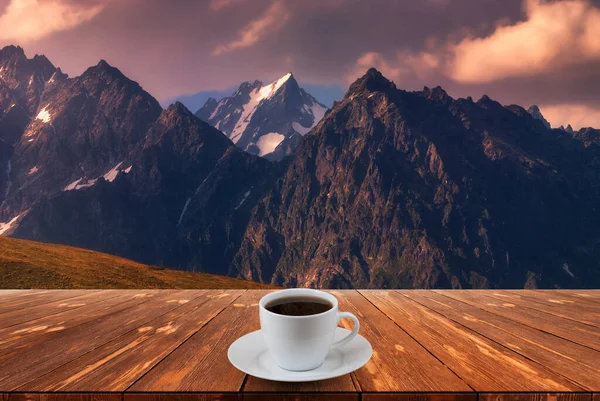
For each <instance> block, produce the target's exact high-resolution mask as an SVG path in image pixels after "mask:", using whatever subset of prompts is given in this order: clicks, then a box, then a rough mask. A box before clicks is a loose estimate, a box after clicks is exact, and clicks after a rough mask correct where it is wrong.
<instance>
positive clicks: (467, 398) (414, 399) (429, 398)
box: [362, 392, 477, 401]
mask: <svg viewBox="0 0 600 401" xmlns="http://www.w3.org/2000/svg"><path fill="white" fill-rule="evenodd" d="M362 401H477V393H474V392H473V393H439V394H434V393H430V394H424V393H387V394H386V393H380V394H378V393H365V394H362Z"/></svg>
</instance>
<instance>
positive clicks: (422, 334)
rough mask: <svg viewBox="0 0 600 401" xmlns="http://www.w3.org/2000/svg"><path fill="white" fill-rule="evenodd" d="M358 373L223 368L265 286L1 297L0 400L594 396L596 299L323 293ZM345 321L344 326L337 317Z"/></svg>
mask: <svg viewBox="0 0 600 401" xmlns="http://www.w3.org/2000/svg"><path fill="white" fill-rule="evenodd" d="M332 293H333V294H334V295H335V296H336V297H338V299H339V300H340V309H341V310H345V311H350V312H353V313H354V314H356V315H357V316H358V317H359V319H360V320H361V330H360V333H361V334H362V335H363V336H364V337H366V338H367V339H368V340H369V341H370V342H371V344H372V345H373V358H372V359H371V361H370V362H369V363H368V364H367V365H366V366H365V367H363V368H362V369H360V370H358V371H356V372H354V373H352V374H349V375H346V376H343V377H340V378H337V379H332V380H326V381H321V382H313V383H300V384H291V383H277V382H270V381H266V380H260V379H256V378H254V377H250V376H246V375H245V374H243V373H241V372H240V371H238V370H236V369H235V368H234V367H233V366H231V365H230V364H229V362H228V360H227V348H228V347H229V345H230V344H231V343H232V342H233V341H234V340H235V339H237V338H238V337H240V336H242V335H244V334H246V333H248V332H250V331H253V330H257V329H258V328H259V322H258V308H257V302H258V300H259V299H260V298H261V297H262V296H263V295H264V294H266V291H252V290H249V291H246V290H215V291H205V290H185V291H183V290H181V291H180V290H135V291H133V290H68V291H36V290H25V291H19V290H7V291H0V396H1V397H2V399H3V400H11V401H14V400H26V399H27V400H29V399H31V400H69V401H70V400H73V401H75V400H77V401H79V400H90V401H91V400H115V401H117V400H119V401H120V400H125V401H141V400H154V401H159V400H179V401H188V400H189V401H191V400H242V399H243V400H281V401H287V400H317V399H323V400H334V401H338V400H361V399H362V400H381V401H384V400H404V401H409V400H410V401H413V400H414V401H427V400H433V401H443V400H459V401H477V400H482V401H493V400H500V399H511V400H519V401H529V400H531V401H536V400H542V399H549V400H569V401H571V400H574V401H584V400H585V401H600V291H495V290H489V291H429V290H414V291H380V290H373V291H362V290H361V291H353V290H352V291H332ZM344 324H348V322H344Z"/></svg>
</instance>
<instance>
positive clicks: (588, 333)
mask: <svg viewBox="0 0 600 401" xmlns="http://www.w3.org/2000/svg"><path fill="white" fill-rule="evenodd" d="M435 292H437V293H439V294H442V295H444V296H446V297H450V298H453V299H456V300H459V301H462V302H465V303H468V304H469V305H473V306H476V307H478V308H480V309H483V310H486V311H488V312H492V313H495V314H497V315H501V316H504V317H507V318H509V319H511V320H515V321H517V322H520V323H523V324H526V325H528V326H530V327H533V328H536V329H538V330H543V331H545V332H548V333H552V334H554V335H557V336H559V337H562V338H565V339H568V340H570V341H573V342H575V343H578V344H581V345H585V346H586V347H590V348H593V349H595V350H596V351H600V330H598V329H596V328H595V327H592V326H590V325H587V324H584V323H579V322H576V321H574V320H568V319H563V318H561V317H558V316H555V315H550V314H548V313H545V312H541V311H538V310H535V309H531V308H527V307H521V306H517V305H516V304H515V303H514V302H506V300H498V299H497V298H492V297H490V296H488V295H486V294H485V293H480V292H479V293H477V292H473V291H457V290H447V291H445V290H439V291H438V290H436V291H435Z"/></svg>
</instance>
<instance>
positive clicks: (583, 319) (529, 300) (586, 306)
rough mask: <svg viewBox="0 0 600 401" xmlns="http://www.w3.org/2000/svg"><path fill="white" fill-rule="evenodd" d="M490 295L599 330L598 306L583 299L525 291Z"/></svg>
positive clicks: (599, 310)
mask: <svg viewBox="0 0 600 401" xmlns="http://www.w3.org/2000/svg"><path fill="white" fill-rule="evenodd" d="M490 295H491V296H492V297H494V298H496V299H502V300H506V299H510V300H511V301H513V302H514V303H516V304H517V305H521V306H523V307H528V308H531V309H536V310H540V311H542V312H546V313H548V314H551V315H555V316H560V317H562V318H565V319H569V320H574V321H576V322H580V323H585V324H589V325H592V326H595V327H597V328H600V306H598V305H595V304H594V303H593V302H589V301H587V300H585V299H581V300H572V299H568V298H566V297H561V296H560V295H558V293H555V294H554V295H548V294H545V293H542V292H538V291H527V290H519V291H502V292H491V294H490Z"/></svg>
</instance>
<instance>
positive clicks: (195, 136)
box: [9, 103, 279, 274]
mask: <svg viewBox="0 0 600 401" xmlns="http://www.w3.org/2000/svg"><path fill="white" fill-rule="evenodd" d="M123 165H127V166H129V167H130V168H129V167H128V170H129V172H128V173H127V174H118V175H117V176H116V179H114V180H112V181H108V180H105V179H99V180H98V181H97V182H96V183H95V184H94V185H93V186H90V187H88V188H82V189H81V190H78V191H64V192H61V193H58V194H57V195H55V196H53V197H49V198H47V199H42V200H40V201H39V202H38V203H36V204H35V205H34V206H32V207H31V208H30V210H29V211H28V213H26V214H25V215H24V216H22V217H21V218H20V219H19V220H18V221H17V222H16V224H15V225H14V227H11V228H10V232H9V234H10V235H12V236H14V237H17V238H26V239H32V240H36V241H44V242H55V243H64V244H70V245H74V246H78V247H83V248H89V249H95V250H102V251H105V252H110V253H113V254H116V255H120V256H124V257H128V258H132V259H135V260H138V261H142V262H144V263H150V262H151V263H152V264H161V265H166V266H171V267H180V268H188V269H192V268H195V269H197V270H201V271H206V272H212V273H222V274H224V273H226V272H227V269H228V266H229V262H230V260H231V257H232V255H233V253H234V252H235V250H236V249H237V248H235V249H231V247H235V244H237V243H239V237H240V236H241V234H242V233H243V227H245V224H246V221H247V220H248V218H249V215H250V210H251V206H252V205H253V204H254V202H255V201H256V200H257V199H258V198H259V197H260V196H261V194H262V192H263V191H264V190H265V188H269V186H268V185H267V184H266V182H268V181H269V180H270V179H271V178H270V177H273V175H276V172H277V171H279V168H278V167H277V166H275V165H274V164H273V163H271V162H269V161H267V160H264V159H262V158H259V157H257V156H251V155H249V154H247V153H245V152H243V151H241V150H240V149H238V148H236V147H235V146H233V144H232V143H231V141H230V140H229V139H227V138H226V137H225V136H224V135H223V134H222V133H221V132H219V131H217V130H216V129H215V128H213V127H211V126H210V125H208V124H207V123H205V122H203V121H201V120H200V119H198V118H197V117H195V116H194V115H192V114H191V112H189V111H188V110H187V109H186V108H185V107H184V106H183V105H182V104H181V103H176V104H174V105H172V106H170V107H169V108H168V109H167V110H165V111H163V113H162V114H161V116H160V117H159V119H158V120H157V121H156V122H155V123H154V125H153V126H152V127H151V128H150V130H149V132H148V135H147V137H146V139H145V140H144V141H143V143H141V144H140V145H139V147H137V148H136V149H134V151H132V153H131V155H130V156H129V157H128V158H127V159H125V162H124V164H123ZM73 211H76V213H74V212H73Z"/></svg>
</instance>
